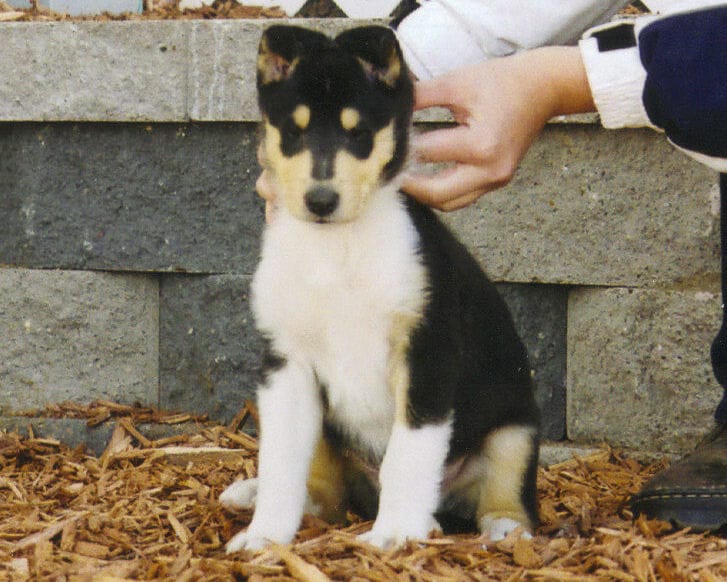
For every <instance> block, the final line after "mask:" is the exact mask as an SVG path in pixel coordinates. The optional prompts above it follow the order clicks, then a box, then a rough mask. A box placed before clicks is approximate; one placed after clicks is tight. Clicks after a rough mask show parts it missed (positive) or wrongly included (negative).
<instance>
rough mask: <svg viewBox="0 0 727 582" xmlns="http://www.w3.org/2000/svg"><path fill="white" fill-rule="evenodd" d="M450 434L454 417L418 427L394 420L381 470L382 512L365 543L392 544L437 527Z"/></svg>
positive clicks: (425, 534) (419, 535)
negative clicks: (440, 422) (435, 517)
mask: <svg viewBox="0 0 727 582" xmlns="http://www.w3.org/2000/svg"><path fill="white" fill-rule="evenodd" d="M451 433H452V427H451V422H449V421H446V422H443V423H442V424H429V425H424V426H422V427H419V428H414V427H410V426H408V425H407V424H405V423H402V422H396V423H395V424H394V428H393V431H392V433H391V438H390V439H389V444H388V446H387V448H386V454H385V455H384V460H383V462H382V464H381V471H380V472H379V479H380V483H381V495H380V497H379V511H378V514H377V516H376V521H375V522H374V525H373V527H372V528H371V531H370V532H368V533H366V534H363V535H362V536H361V539H362V540H363V541H365V542H368V543H370V544H373V545H375V546H378V547H380V548H387V547H390V546H392V545H400V544H402V543H404V542H405V541H406V540H407V539H424V538H426V537H427V535H428V534H429V532H430V531H431V530H432V529H434V528H435V527H437V523H436V521H435V519H434V512H435V511H436V510H437V506H438V505H439V493H440V485H441V481H442V476H443V473H444V463H445V460H446V458H447V452H448V450H449V439H450V436H451Z"/></svg>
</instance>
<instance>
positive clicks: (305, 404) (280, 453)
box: [227, 362, 322, 553]
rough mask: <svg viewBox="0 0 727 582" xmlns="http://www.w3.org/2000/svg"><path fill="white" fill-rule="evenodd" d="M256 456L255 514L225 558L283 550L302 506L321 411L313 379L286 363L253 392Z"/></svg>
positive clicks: (308, 372) (298, 366)
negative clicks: (257, 429)
mask: <svg viewBox="0 0 727 582" xmlns="http://www.w3.org/2000/svg"><path fill="white" fill-rule="evenodd" d="M258 409H259V412H260V450H259V463H258V491H257V499H256V504H255V513H254V515H253V518H252V522H251V523H250V526H249V527H248V529H247V531H244V532H240V533H238V534H237V535H235V536H234V537H233V538H232V539H231V540H230V541H229V542H228V543H227V553H232V552H236V551H238V550H241V549H248V550H259V549H261V548H263V547H265V546H266V545H268V544H269V543H271V542H275V543H282V544H287V543H289V542H290V541H291V540H292V539H293V536H294V535H295V532H296V531H297V529H298V526H299V524H300V520H301V518H302V516H303V510H304V506H305V500H306V495H307V491H306V479H307V477H308V471H309V469H310V463H311V457H312V455H313V450H314V448H315V444H316V442H317V441H318V438H319V436H320V433H321V422H322V409H321V403H320V399H319V396H318V390H317V389H316V385H315V379H314V377H313V373H312V371H311V370H310V369H308V368H307V367H306V366H303V365H301V364H298V363H295V362H287V363H286V364H285V365H284V366H283V367H282V368H281V369H279V370H277V371H275V372H273V373H272V374H271V375H270V376H269V378H268V382H267V384H266V385H265V386H263V387H261V389H260V390H259V391H258Z"/></svg>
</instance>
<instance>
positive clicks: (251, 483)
mask: <svg viewBox="0 0 727 582" xmlns="http://www.w3.org/2000/svg"><path fill="white" fill-rule="evenodd" d="M256 499H257V479H243V480H240V481H235V482H234V483H233V484H232V485H230V486H229V487H228V488H227V489H225V490H224V491H223V492H222V493H220V503H221V504H222V505H224V506H225V507H227V508H228V509H252V508H253V507H254V506H255V500H256ZM233 539H234V538H233Z"/></svg>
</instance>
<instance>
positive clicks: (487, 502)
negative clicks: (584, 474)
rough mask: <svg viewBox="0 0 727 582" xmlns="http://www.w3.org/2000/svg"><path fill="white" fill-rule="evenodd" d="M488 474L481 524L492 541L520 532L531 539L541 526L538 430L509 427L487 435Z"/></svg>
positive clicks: (484, 480)
mask: <svg viewBox="0 0 727 582" xmlns="http://www.w3.org/2000/svg"><path fill="white" fill-rule="evenodd" d="M483 453H484V455H485V458H486V463H485V467H486V468H485V470H484V474H483V475H482V480H481V485H480V499H479V503H478V506H477V524H478V526H479V528H480V531H481V532H482V534H483V535H484V536H485V537H486V538H488V539H489V540H490V541H499V540H502V539H504V538H505V537H506V536H507V535H508V534H510V533H511V532H512V531H514V530H516V529H517V528H521V529H522V530H523V536H526V537H529V536H530V535H531V534H532V531H533V529H534V528H535V526H536V525H537V521H538V515H537V491H536V487H535V477H536V470H537V460H538V451H537V439H536V429H535V428H533V427H528V426H506V427H503V428H500V429H497V430H495V431H494V432H492V433H491V434H489V435H487V437H486V439H485V443H484V450H483Z"/></svg>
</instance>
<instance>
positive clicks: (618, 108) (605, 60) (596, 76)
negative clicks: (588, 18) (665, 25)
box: [579, 17, 658, 129]
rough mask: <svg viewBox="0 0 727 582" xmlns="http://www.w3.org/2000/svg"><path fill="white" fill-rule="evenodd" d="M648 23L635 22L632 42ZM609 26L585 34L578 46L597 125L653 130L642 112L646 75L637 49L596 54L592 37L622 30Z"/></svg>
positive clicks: (613, 25) (639, 20) (647, 18)
mask: <svg viewBox="0 0 727 582" xmlns="http://www.w3.org/2000/svg"><path fill="white" fill-rule="evenodd" d="M646 21H648V22H651V21H652V19H651V18H649V17H643V18H639V19H638V21H637V22H634V23H633V26H634V35H635V38H638V34H639V31H640V30H641V28H643V26H645V25H647V24H648V22H646ZM623 25H624V23H623V22H613V23H609V24H606V25H603V26H599V27H596V28H593V29H591V30H589V31H588V32H587V33H586V34H585V36H584V37H583V39H581V41H580V43H579V46H580V49H581V55H582V57H583V63H584V65H585V67H586V74H587V75H588V83H589V85H590V87H591V93H592V94H593V101H594V103H595V105H596V109H597V110H598V113H599V115H600V117H601V123H602V124H603V126H604V127H606V128H609V129H617V128H620V127H651V128H653V129H658V128H656V127H655V126H654V125H653V124H652V123H651V121H650V120H649V116H648V115H647V113H646V109H644V102H643V99H642V95H643V91H644V84H645V82H646V71H645V70H644V67H643V66H642V64H641V58H640V56H639V49H638V46H633V47H629V48H619V49H613V50H599V48H598V40H597V39H596V38H595V37H594V36H593V35H594V34H595V33H598V32H600V31H603V30H605V29H608V28H614V27H617V26H623Z"/></svg>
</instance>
